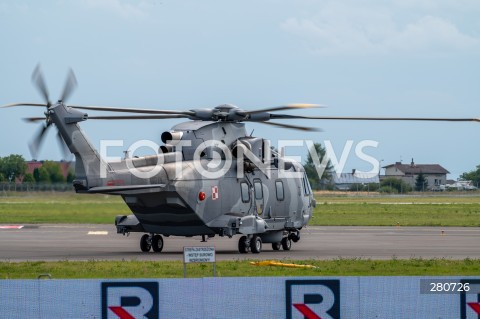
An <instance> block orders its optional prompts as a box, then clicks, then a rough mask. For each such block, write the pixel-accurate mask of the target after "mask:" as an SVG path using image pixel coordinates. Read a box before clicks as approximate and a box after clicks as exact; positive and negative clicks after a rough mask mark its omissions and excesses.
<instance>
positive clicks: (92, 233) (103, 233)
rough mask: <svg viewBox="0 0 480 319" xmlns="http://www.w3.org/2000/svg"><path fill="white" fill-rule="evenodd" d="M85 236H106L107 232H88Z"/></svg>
mask: <svg viewBox="0 0 480 319" xmlns="http://www.w3.org/2000/svg"><path fill="white" fill-rule="evenodd" d="M87 235H108V231H89V232H88V233H87Z"/></svg>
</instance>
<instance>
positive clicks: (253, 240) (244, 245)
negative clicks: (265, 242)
mask: <svg viewBox="0 0 480 319" xmlns="http://www.w3.org/2000/svg"><path fill="white" fill-rule="evenodd" d="M238 251H239V252H240V253H242V254H246V253H248V251H251V252H252V253H254V254H259V253H260V252H261V251H262V239H261V238H260V236H257V235H253V236H251V237H250V238H249V237H247V236H242V237H240V239H239V240H238Z"/></svg>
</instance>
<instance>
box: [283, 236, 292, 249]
mask: <svg viewBox="0 0 480 319" xmlns="http://www.w3.org/2000/svg"><path fill="white" fill-rule="evenodd" d="M282 248H283V250H290V249H292V241H291V240H290V238H288V237H283V239H282Z"/></svg>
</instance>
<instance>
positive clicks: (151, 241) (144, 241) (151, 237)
mask: <svg viewBox="0 0 480 319" xmlns="http://www.w3.org/2000/svg"><path fill="white" fill-rule="evenodd" d="M140 249H141V250H142V251H143V252H149V251H150V249H152V250H153V251H154V252H156V253H159V252H161V251H162V249H163V238H162V236H161V235H155V234H145V235H143V236H142V238H140Z"/></svg>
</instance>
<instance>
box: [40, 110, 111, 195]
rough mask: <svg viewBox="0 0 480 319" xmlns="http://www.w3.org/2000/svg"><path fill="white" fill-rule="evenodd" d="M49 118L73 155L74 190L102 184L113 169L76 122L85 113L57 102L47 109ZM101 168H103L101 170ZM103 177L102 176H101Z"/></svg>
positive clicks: (82, 118) (86, 116) (82, 119)
mask: <svg viewBox="0 0 480 319" xmlns="http://www.w3.org/2000/svg"><path fill="white" fill-rule="evenodd" d="M48 113H49V114H48V115H49V118H50V119H51V121H52V122H53V123H55V125H56V127H57V129H58V131H59V132H60V135H61V136H62V138H63V140H64V141H65V143H66V144H67V147H68V149H69V150H70V152H72V153H73V154H74V155H75V176H76V179H75V180H74V181H73V186H74V187H75V190H76V191H77V192H78V191H86V190H88V189H89V188H92V187H97V186H101V185H103V183H102V180H104V179H105V177H107V175H109V174H112V173H113V170H112V169H111V167H109V165H108V164H107V163H106V162H104V161H103V160H102V158H101V157H100V155H99V153H98V152H97V150H96V149H95V148H94V147H93V146H92V144H91V143H90V141H89V140H88V139H87V137H86V136H85V134H84V133H83V131H82V129H81V128H80V126H79V125H78V122H81V121H85V120H86V119H87V118H88V115H87V114H86V113H83V112H80V111H78V110H75V109H73V108H69V107H67V106H65V105H64V104H63V103H61V102H59V103H57V104H55V105H53V106H51V107H50V108H49V109H48ZM102 170H104V171H103V172H102ZM102 177H103V178H102Z"/></svg>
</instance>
